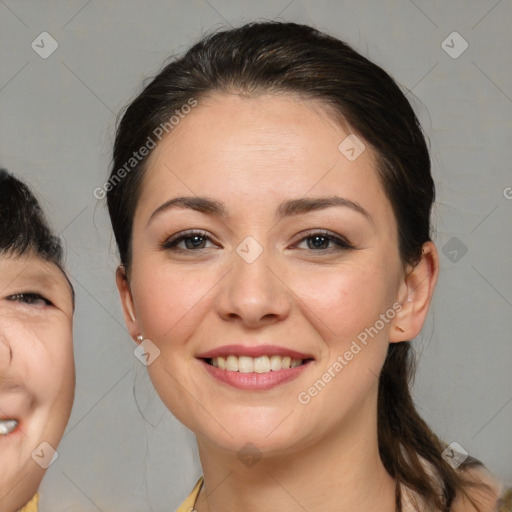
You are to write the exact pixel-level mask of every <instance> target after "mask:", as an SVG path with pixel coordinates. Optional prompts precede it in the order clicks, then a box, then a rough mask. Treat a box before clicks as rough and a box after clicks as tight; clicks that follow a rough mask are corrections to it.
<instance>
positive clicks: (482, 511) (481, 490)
mask: <svg viewBox="0 0 512 512" xmlns="http://www.w3.org/2000/svg"><path fill="white" fill-rule="evenodd" d="M460 471H461V472H462V473H463V476H464V478H465V479H466V480H467V481H468V485H467V486H466V488H465V491H466V495H465V496H462V495H459V496H457V497H456V498H455V500H454V502H453V505H452V510H453V512H477V511H479V512H512V489H511V488H508V489H507V488H506V486H505V485H504V483H503V482H501V481H499V480H498V479H497V478H496V477H495V476H493V475H492V474H491V473H490V472H489V471H488V470H487V469H486V468H485V467H484V466H473V467H470V468H467V469H461V470H460ZM472 484H473V485H472ZM475 505H476V506H478V508H476V507H475Z"/></svg>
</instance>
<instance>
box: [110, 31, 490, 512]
mask: <svg viewBox="0 0 512 512" xmlns="http://www.w3.org/2000/svg"><path fill="white" fill-rule="evenodd" d="M105 190H106V191H107V192H108V194H107V199H108V207H109V213H110V217H111V220H112V225H113V229H114V233H115V236H116V241H117V244H118V248H119V253H120V258H121V266H120V267H119V269H118V272H117V284H118V289H119V292H120V296H121V301H122V304H123V309H124V314H125V320H126V324H127V326H128V328H129V330H130V332H131V334H132V337H133V338H134V340H136V341H137V342H138V343H142V345H143V346H142V348H141V352H142V353H143V354H145V357H146V359H147V365H148V372H149V375H150V377H151V380H152V382H153V384H154V386H155V389H156V390H157V392H158V393H159V395H160V397H161V399H162V400H163V402H164V403H165V405H166V406H167V407H168V408H169V410H170V411H171V412H172V413H173V414H174V415H175V416H176V417H177V418H178V419H179V420H180V421H181V422H182V423H183V424H185V425H186V426H187V427H188V428H190V429H191V430H192V431H193V432H194V433H195V435H196V438H197V443H198V448H199V455H200V459H201V465H202V469H203V474H204V478H201V479H200V481H199V482H198V484H197V485H196V488H195V489H194V491H193V492H192V494H191V495H190V496H189V499H188V500H187V501H186V502H185V503H184V504H183V505H182V507H181V508H180V509H179V510H180V511H181V510H192V509H194V510H197V511H199V512H206V511H209V512H217V511H223V512H227V511H234V510H251V511H259V510H269V509H270V508H272V509H276V510H308V511H320V510H322V511H340V510H358V511H364V510H379V511H383V512H387V511H394V510H404V511H405V510H443V511H448V510H450V511H462V510H464V511H467V510H479V511H480V512H483V511H487V510H494V509H495V507H496V506H497V499H498V493H499V491H500V489H499V485H498V484H497V483H496V482H494V481H493V480H492V479H491V478H490V477H489V475H488V474H486V473H485V471H484V469H483V467H482V466H481V464H479V463H478V461H476V460H474V459H472V458H467V459H466V460H464V461H463V463H462V464H458V467H457V468H456V469H455V468H454V467H452V466H455V464H450V463H448V462H447V460H445V458H444V457H443V450H445V448H446V445H445V444H443V443H442V442H441V441H440V440H439V439H438V438H437V437H436V436H435V434H434V433H433V432H432V431H431V430H430V429H429V428H428V426H427V425H426V424H425V422H424V421H423V420H422V419H421V418H420V416H419V415H418V413H417V411H416V409H415V407H414V404H413V401H412V399H411V395H410V392H409V387H408V383H409V378H410V376H411V373H412V355H411V347H410V342H409V340H412V339H413V338H414V337H415V336H417V335H418V333H419V332H420V330H421V328H422V325H423V323H424V321H425V317H426V315H427V312H428V308H429V305H430V302H431V298H432V294H433V291H434V287H435V284H436V280H437V277H438V273H439V262H438V255H437V251H436V248H435V246H434V244H433V242H432V241H431V238H430V221H429V217H430V211H431V207H432V203H433V200H434V184H433V181H432V176H431V173H430V160H429V154H428V150H427V147H426V144H425V140H424V136H423V134H422V132H421V129H420V127H419V123H418V121H417V119H416V116H415V115H414V112H413V110H412V108H411V106H410V105H409V103H408V101H407V100H406V98H405V97H404V95H403V94H402V92H401V91H400V90H399V88H398V87H397V85H396V84H395V82H394V81H393V80H392V79H391V78H390V77H389V75H388V74H386V73H385V72H384V71H383V70H382V69H380V68H379V67H377V66H376V65H374V64H372V63H371V62H369V61H368V60H367V59H366V58H364V57H362V56H361V55H359V54H358V53H356V52H355V51H354V50H352V49H351V48H350V47H349V46H347V45H346V44H344V43H342V42H341V41H339V40H337V39H335V38H333V37H330V36H328V35H325V34H322V33H319V32H317V31H316V30H314V29H313V28H310V27H307V26H302V25H297V24H292V23H261V24H249V25H246V26H244V27H242V28H239V29H233V30H229V31H224V32H220V33H217V34H213V35H212V36H209V37H206V38H204V39H203V40H202V41H200V42H199V43H198V44H196V45H195V46H193V47H192V48H191V49H190V50H189V51H188V52H187V54H186V55H185V56H184V57H182V58H180V59H177V60H176V61H174V62H172V63H170V64H169V65H168V66H166V67H165V68H164V69H163V70H162V71H161V73H160V74H159V75H158V76H157V77H156V78H155V79H154V80H153V81H152V82H151V83H150V84H149V85H148V86H147V87H146V88H145V89H144V90H143V91H142V93H141V94H140V95H139V96H138V97H137V98H136V99H135V100H134V101H133V102H132V103H131V104H130V105H129V107H128V108H127V110H126V112H125V113H124V115H123V117H122V120H121V122H120V124H119V127H118V131H117V136H116V142H115V146H114V159H113V167H112V173H111V176H110V179H109V181H108V182H107V183H106V185H105ZM457 457H459V455H457ZM453 458H456V457H455V454H454V457H453ZM459 458H460V457H459Z"/></svg>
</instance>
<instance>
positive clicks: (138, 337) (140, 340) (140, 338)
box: [137, 334, 144, 343]
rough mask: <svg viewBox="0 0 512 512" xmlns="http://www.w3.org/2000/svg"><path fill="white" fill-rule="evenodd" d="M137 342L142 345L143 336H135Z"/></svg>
mask: <svg viewBox="0 0 512 512" xmlns="http://www.w3.org/2000/svg"><path fill="white" fill-rule="evenodd" d="M137 341H138V342H139V343H142V342H143V341H144V336H142V334H139V335H138V336H137Z"/></svg>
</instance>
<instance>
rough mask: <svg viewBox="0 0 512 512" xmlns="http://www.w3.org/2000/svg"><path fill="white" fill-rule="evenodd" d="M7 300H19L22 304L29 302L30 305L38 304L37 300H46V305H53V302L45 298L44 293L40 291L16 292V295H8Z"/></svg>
mask: <svg viewBox="0 0 512 512" xmlns="http://www.w3.org/2000/svg"><path fill="white" fill-rule="evenodd" d="M7 300H10V301H12V302H19V303H22V304H27V305H29V306H36V305H37V304H36V303H37V302H39V301H42V302H44V305H45V306H53V304H52V303H51V302H50V301H49V300H48V299H45V298H44V297H43V296H42V295H40V294H39V293H33V292H28V293H16V294H14V295H10V296H9V297H7Z"/></svg>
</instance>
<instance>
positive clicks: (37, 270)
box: [0, 255, 75, 511]
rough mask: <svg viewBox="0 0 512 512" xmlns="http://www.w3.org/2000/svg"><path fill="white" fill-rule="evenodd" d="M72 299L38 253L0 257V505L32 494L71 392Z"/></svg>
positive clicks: (14, 505) (8, 506)
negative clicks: (0, 465) (0, 463)
mask: <svg viewBox="0 0 512 512" xmlns="http://www.w3.org/2000/svg"><path fill="white" fill-rule="evenodd" d="M72 322H73V299H72V292H71V288H70V285H69V283H68V281H67V280H66V277H65V276H64V274H63V273H62V271H61V270H60V269H59V268H58V267H57V266H56V265H54V264H52V263H48V262H46V261H44V260H42V259H40V258H38V257H37V256H34V255H25V256H20V257H11V256H8V257H6V256H0V460H1V461H2V472H1V474H0V509H1V510H6V511H11V510H16V509H18V508H20V507H22V506H23V505H24V504H25V503H27V502H28V501H29V500H30V498H31V497H32V496H33V495H34V493H35V492H36V491H37V488H38V486H39V483H40V482H41V479H42V477H43V475H44V473H45V470H46V468H47V467H48V466H49V464H50V462H51V461H52V458H53V456H54V455H55V450H56V449H57V446H58V444H59V442H60V439H61V437H62V435H63V433H64V430H65V428H66V424H67V421H68V419H69V415H70V413H71V407H72V404H73V397H74V389H75V368H74V361H73V333H72Z"/></svg>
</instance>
